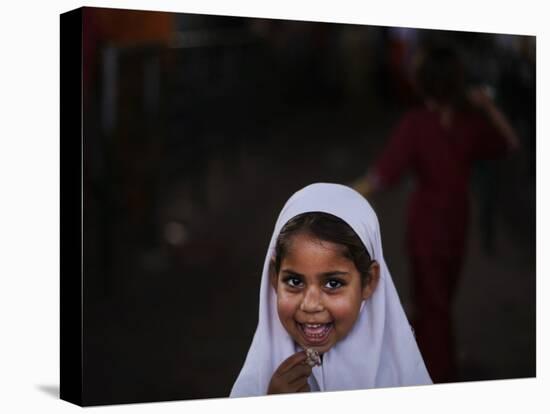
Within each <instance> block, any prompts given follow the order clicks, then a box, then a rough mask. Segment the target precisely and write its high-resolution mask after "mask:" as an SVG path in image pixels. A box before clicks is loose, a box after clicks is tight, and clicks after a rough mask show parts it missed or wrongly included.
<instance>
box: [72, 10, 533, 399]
mask: <svg viewBox="0 0 550 414" xmlns="http://www.w3.org/2000/svg"><path fill="white" fill-rule="evenodd" d="M431 43H438V44H442V43H444V44H448V45H451V46H454V47H456V48H457V49H458V50H459V51H460V53H461V55H462V56H463V57H464V60H465V63H466V69H467V78H468V81H469V82H470V83H471V84H472V85H478V84H479V85H481V84H483V85H487V86H489V87H490V90H491V91H492V93H493V94H494V99H495V101H496V102H497V104H498V105H499V106H500V108H501V109H502V110H503V112H505V113H506V115H507V116H508V117H509V119H510V120H511V122H512V123H513V125H514V127H515V128H516V130H517V132H518V134H519V135H520V138H521V141H522V148H521V150H520V151H519V152H517V153H514V154H513V155H512V156H511V157H509V158H507V159H505V160H498V161H485V162H480V163H479V164H478V165H476V167H475V171H474V174H473V176H472V185H471V190H472V194H473V197H472V203H471V204H472V205H471V213H472V220H471V227H470V230H471V231H470V233H469V240H468V247H467V251H468V253H467V259H466V266H465V268H464V271H463V274H462V279H461V281H460V288H459V295H458V298H457V301H456V303H455V305H456V306H455V308H454V311H455V312H454V316H455V321H456V332H455V334H456V343H457V349H458V357H459V377H460V380H462V381H475V380H489V379H504V378H520V377H531V376H535V375H536V372H535V353H536V352H535V309H536V304H535V264H536V263H535V90H536V88H535V38H534V37H530V36H516V35H507V34H486V33H466V32H450V31H438V30H421V29H407V28H397V27H377V26H361V25H346V24H331V23H316V22H299V21H283V20H271V19H255V18H239V17H222V16H209V15H194V14H179V13H178V14H176V13H160V12H146V11H128V10H116V9H96V8H84V20H83V49H84V55H83V56H84V57H83V65H84V73H83V82H84V83H83V87H84V102H83V105H84V117H83V121H84V145H85V149H84V329H85V336H84V384H85V389H84V400H86V401H88V403H90V404H109V403H124V402H138V401H158V400H172V399H190V398H210V397H225V396H227V395H228V394H229V391H230V389H231V386H232V384H233V382H234V380H235V379H236V377H237V375H238V373H239V371H240V368H241V366H242V364H243V362H244V359H245V356H246V353H247V351H248V348H249V345H250V342H251V340H252V336H253V334H254V330H255V328H256V323H257V312H258V296H259V283H260V276H261V269H262V265H263V261H264V258H265V254H266V251H267V247H268V242H269V239H270V237H271V233H272V230H273V226H274V224H275V220H276V217H277V215H278V213H279V211H280V209H281V207H282V206H283V204H284V203H285V201H286V200H287V198H288V197H289V196H290V195H291V194H292V193H293V192H294V191H296V190H298V189H300V188H301V187H303V186H305V185H307V184H309V183H312V182H319V181H323V182H339V183H348V182H350V181H352V180H353V179H355V178H356V177H357V176H359V175H360V174H363V173H365V172H366V171H367V169H368V167H369V166H370V165H371V163H372V161H373V160H374V159H375V158H376V156H377V155H379V153H380V150H381V149H382V147H383V145H384V143H385V142H386V139H387V138H388V134H389V133H390V131H391V128H392V126H393V125H394V123H395V122H396V121H397V119H398V118H399V116H400V115H401V114H402V113H403V112H404V111H405V110H406V109H407V108H409V107H410V106H411V105H413V104H415V103H417V98H416V97H415V94H414V91H413V88H412V86H411V82H410V75H411V62H412V60H413V59H414V55H415V52H416V51H417V50H418V48H419V47H421V46H423V45H426V44H431ZM75 156H76V154H75ZM410 188H411V182H410V180H404V181H403V183H402V184H401V185H400V186H399V187H397V188H395V189H393V190H391V191H387V192H384V193H380V194H377V195H376V196H374V197H373V198H372V199H370V201H371V203H372V204H373V207H374V208H375V210H376V212H377V214H378V217H379V220H380V225H381V231H382V240H383V246H384V251H385V258H386V262H387V263H388V266H389V268H390V271H391V273H392V276H393V278H394V281H395V284H396V286H397V289H398V292H399V294H400V297H401V300H402V302H403V305H404V307H405V310H406V311H407V312H409V311H410V307H411V300H410V281H409V279H408V268H407V266H408V265H407V261H406V260H405V252H404V243H403V242H404V228H405V201H406V197H407V193H408V191H409V189H410Z"/></svg>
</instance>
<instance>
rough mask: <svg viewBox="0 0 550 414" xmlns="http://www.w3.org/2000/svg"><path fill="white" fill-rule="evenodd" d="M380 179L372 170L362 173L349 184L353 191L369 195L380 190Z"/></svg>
mask: <svg viewBox="0 0 550 414" xmlns="http://www.w3.org/2000/svg"><path fill="white" fill-rule="evenodd" d="M379 184H380V180H379V179H378V177H377V175H376V174H375V173H374V172H368V173H366V174H365V175H362V176H361V177H359V178H358V179H356V180H355V181H353V182H352V183H351V184H350V187H352V188H353V189H354V190H355V191H357V192H358V193H359V194H361V195H362V196H363V197H365V198H368V197H369V196H371V195H373V194H374V193H376V192H377V191H378V190H380V185H379Z"/></svg>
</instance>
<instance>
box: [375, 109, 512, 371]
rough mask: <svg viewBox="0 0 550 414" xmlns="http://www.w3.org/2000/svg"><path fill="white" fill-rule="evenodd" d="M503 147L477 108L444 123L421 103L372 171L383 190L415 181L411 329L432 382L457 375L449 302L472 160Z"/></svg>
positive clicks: (409, 238) (410, 225) (410, 227)
mask: <svg viewBox="0 0 550 414" xmlns="http://www.w3.org/2000/svg"><path fill="white" fill-rule="evenodd" d="M506 149H507V144H506V141H505V139H504V138H503V137H502V136H500V135H499V134H498V132H497V131H496V129H495V128H494V127H493V126H492V125H491V124H490V123H489V121H488V120H487V119H486V118H485V117H484V116H483V115H482V114H480V113H478V112H473V111H464V112H456V113H454V115H453V119H452V125H451V126H450V127H444V126H443V125H442V123H441V121H440V115H439V114H438V113H437V112H436V111H432V110H429V109H427V108H418V109H413V110H410V111H409V112H407V113H406V114H405V115H404V116H403V117H402V119H401V121H400V122H399V123H398V125H397V127H396V128H395V129H394V131H393V133H392V135H391V136H390V140H389V142H388V144H387V145H386V147H385V148H384V150H383V152H382V154H381V156H380V158H379V159H378V160H377V162H376V163H375V166H374V169H373V170H372V173H373V174H374V176H375V179H376V180H377V181H378V184H379V186H380V187H381V188H385V187H389V186H392V185H393V184H395V183H396V182H397V181H398V180H399V178H400V177H401V176H402V175H404V174H405V173H412V175H413V176H414V178H415V180H416V188H415V190H414V191H413V192H412V194H411V195H410V198H409V202H408V208H407V234H406V245H407V250H408V255H409V260H410V269H411V273H412V279H413V292H414V293H413V295H414V305H415V314H414V318H413V326H414V329H415V333H416V339H417V342H418V345H419V347H420V350H421V352H422V354H423V356H424V360H425V361H426V365H427V368H428V371H429V372H430V375H431V377H432V379H433V381H434V382H446V381H452V380H453V379H455V375H456V372H455V365H454V356H453V355H454V350H453V339H452V324H451V304H452V300H453V297H454V295H455V291H456V286H457V280H458V277H459V274H460V271H461V267H462V264H463V260H464V254H465V240H466V230H467V225H468V217H469V179H470V172H471V169H472V164H473V162H474V161H475V160H478V159H490V158H497V157H499V156H501V155H503V154H504V153H505V152H506Z"/></svg>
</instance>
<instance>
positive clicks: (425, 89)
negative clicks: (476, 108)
mask: <svg viewBox="0 0 550 414" xmlns="http://www.w3.org/2000/svg"><path fill="white" fill-rule="evenodd" d="M414 84H415V86H416V89H417V92H418V93H419V94H420V96H421V97H422V98H423V99H433V100H435V101H436V102H437V103H438V104H451V105H459V104H461V103H462V101H463V98H464V90H465V82H464V65H463V63H462V61H461V59H460V56H459V54H458V52H457V51H456V50H455V49H454V48H452V47H449V46H427V47H425V48H423V49H421V50H420V51H419V52H418V54H417V56H416V59H415V67H414Z"/></svg>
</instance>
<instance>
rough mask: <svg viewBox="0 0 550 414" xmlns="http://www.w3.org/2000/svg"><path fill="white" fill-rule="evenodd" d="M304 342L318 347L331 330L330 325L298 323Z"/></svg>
mask: <svg viewBox="0 0 550 414" xmlns="http://www.w3.org/2000/svg"><path fill="white" fill-rule="evenodd" d="M298 326H299V327H300V331H301V332H302V334H303V335H304V338H305V340H306V341H307V342H308V343H309V344H311V345H319V344H322V343H323V342H325V341H326V340H327V338H328V336H329V334H330V331H331V330H332V326H333V324H332V322H331V323H315V324H309V323H298Z"/></svg>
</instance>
